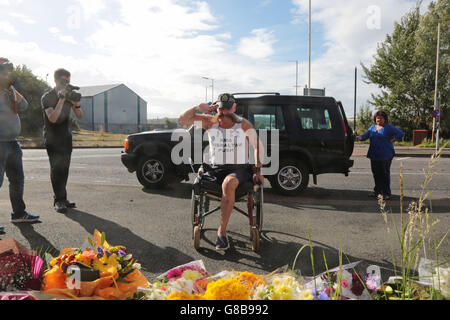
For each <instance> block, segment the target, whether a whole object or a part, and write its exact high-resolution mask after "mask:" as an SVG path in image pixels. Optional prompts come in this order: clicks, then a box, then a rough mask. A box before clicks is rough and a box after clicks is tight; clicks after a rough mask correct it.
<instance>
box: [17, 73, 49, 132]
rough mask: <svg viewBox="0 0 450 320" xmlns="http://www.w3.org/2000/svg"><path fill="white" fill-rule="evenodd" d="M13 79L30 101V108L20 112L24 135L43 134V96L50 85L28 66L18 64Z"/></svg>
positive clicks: (18, 88)
mask: <svg viewBox="0 0 450 320" xmlns="http://www.w3.org/2000/svg"><path fill="white" fill-rule="evenodd" d="M11 79H12V81H13V85H14V87H15V88H16V89H17V90H18V91H19V92H20V93H21V94H22V95H23V96H24V97H25V99H26V100H27V101H28V103H29V106H28V109H27V110H26V111H25V112H23V113H22V114H20V120H21V123H22V135H31V136H38V135H41V134H42V127H43V125H44V118H43V113H42V107H41V97H42V95H43V94H44V93H45V92H46V91H48V90H50V87H49V86H48V84H47V83H46V82H45V81H43V80H40V79H38V78H37V77H36V76H35V75H34V74H33V72H32V71H31V70H30V69H28V68H27V67H26V66H17V67H16V68H15V70H14V72H13V73H12V75H11Z"/></svg>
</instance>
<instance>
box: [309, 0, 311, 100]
mask: <svg viewBox="0 0 450 320" xmlns="http://www.w3.org/2000/svg"><path fill="white" fill-rule="evenodd" d="M308 56H309V57H308V59H309V75H308V96H310V95H311V0H309V54H308Z"/></svg>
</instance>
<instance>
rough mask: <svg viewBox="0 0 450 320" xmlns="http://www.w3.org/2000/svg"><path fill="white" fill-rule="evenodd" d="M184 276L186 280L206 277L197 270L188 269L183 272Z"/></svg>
mask: <svg viewBox="0 0 450 320" xmlns="http://www.w3.org/2000/svg"><path fill="white" fill-rule="evenodd" d="M183 278H184V279H186V280H191V281H195V280H198V279H201V278H204V276H203V275H202V274H201V273H200V272H198V271H196V270H186V271H184V272H183Z"/></svg>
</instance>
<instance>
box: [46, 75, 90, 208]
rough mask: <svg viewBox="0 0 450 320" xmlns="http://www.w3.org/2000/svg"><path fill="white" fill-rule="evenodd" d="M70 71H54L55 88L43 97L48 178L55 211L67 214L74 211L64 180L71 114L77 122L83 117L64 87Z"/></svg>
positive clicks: (67, 165)
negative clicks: (68, 198) (48, 165)
mask: <svg viewBox="0 0 450 320" xmlns="http://www.w3.org/2000/svg"><path fill="white" fill-rule="evenodd" d="M70 76H71V74H70V72H69V71H67V70H65V69H58V70H56V71H55V74H54V78H55V84H56V86H55V88H54V89H52V90H50V91H49V92H47V93H45V94H44V96H43V97H42V108H43V113H44V143H45V147H46V149H47V154H48V157H49V160H50V178H51V181H52V186H53V192H54V208H55V210H56V211H57V212H59V213H66V212H67V209H68V208H75V203H70V202H69V201H68V200H67V190H66V186H67V180H68V177H69V167H70V161H71V156H72V132H71V124H70V114H71V111H72V110H73V112H74V113H75V115H76V117H77V118H78V119H81V118H83V112H82V110H81V108H80V102H76V101H71V100H69V99H68V96H67V94H68V92H69V91H68V90H67V86H68V85H69V84H70Z"/></svg>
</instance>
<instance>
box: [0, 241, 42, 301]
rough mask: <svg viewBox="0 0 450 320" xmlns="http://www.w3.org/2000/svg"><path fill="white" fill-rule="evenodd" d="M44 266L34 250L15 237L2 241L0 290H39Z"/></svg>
mask: <svg viewBox="0 0 450 320" xmlns="http://www.w3.org/2000/svg"><path fill="white" fill-rule="evenodd" d="M1 248H4V249H3V250H2V249H1ZM43 266H44V261H43V260H42V259H41V258H40V257H39V256H37V254H36V253H35V252H34V251H32V250H29V249H27V248H25V247H23V246H22V245H20V244H19V243H17V242H16V241H14V240H13V239H6V240H2V241H0V292H10V293H12V292H18V291H28V290H39V287H40V278H41V276H42V271H43Z"/></svg>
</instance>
